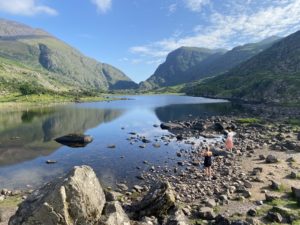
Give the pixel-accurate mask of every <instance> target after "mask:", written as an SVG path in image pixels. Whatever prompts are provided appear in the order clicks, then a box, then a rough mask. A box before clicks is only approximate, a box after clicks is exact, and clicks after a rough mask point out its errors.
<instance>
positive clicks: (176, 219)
mask: <svg viewBox="0 0 300 225" xmlns="http://www.w3.org/2000/svg"><path fill="white" fill-rule="evenodd" d="M188 224H190V223H189V220H188V218H187V217H186V216H185V215H184V213H183V212H182V210H179V209H177V210H176V211H175V212H173V213H172V215H171V216H170V217H169V219H168V221H167V225H188Z"/></svg>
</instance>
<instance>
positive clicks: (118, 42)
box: [0, 0, 300, 82]
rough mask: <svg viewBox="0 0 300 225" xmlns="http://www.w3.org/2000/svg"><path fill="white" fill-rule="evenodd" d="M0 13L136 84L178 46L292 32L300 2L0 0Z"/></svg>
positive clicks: (298, 26) (228, 44)
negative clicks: (128, 78) (59, 40)
mask: <svg viewBox="0 0 300 225" xmlns="http://www.w3.org/2000/svg"><path fill="white" fill-rule="evenodd" d="M0 17H2V18H5V19H11V20H16V21H19V22H22V23H25V24H27V25H30V26H32V27H36V28H42V29H44V30H46V31H48V32H49V33H51V34H53V35H54V36H56V37H58V38H59V39H61V40H63V41H65V42H66V43H68V44H70V45H71V46H73V47H75V48H77V49H78V50H80V51H81V52H82V53H83V54H85V55H87V56H89V57H92V58H95V59H97V60H99V61H101V62H105V63H109V64H111V65H114V66H116V67H117V68H119V69H121V70H122V71H123V72H125V73H126V74H127V75H128V76H129V77H130V78H132V79H133V80H134V81H136V82H139V81H142V80H145V79H147V78H148V77H149V76H150V75H152V74H153V73H154V71H155V69H156V68H157V66H158V65H159V64H160V63H162V62H163V61H164V60H165V57H166V55H167V54H168V53H169V52H170V51H172V50H174V49H176V48H178V47H180V46H196V47H207V48H227V49H230V48H232V47H234V46H237V45H240V44H244V43H249V42H256V41H259V40H262V39H263V38H266V37H269V36H272V35H278V36H286V35H288V34H290V33H293V32H295V31H297V30H300V20H299V18H300V0H234V1H229V0H72V1H71V0H0Z"/></svg>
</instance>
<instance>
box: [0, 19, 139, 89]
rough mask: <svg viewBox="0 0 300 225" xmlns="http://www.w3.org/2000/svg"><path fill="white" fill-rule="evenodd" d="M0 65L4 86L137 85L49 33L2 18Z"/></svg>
mask: <svg viewBox="0 0 300 225" xmlns="http://www.w3.org/2000/svg"><path fill="white" fill-rule="evenodd" d="M1 66H2V68H3V69H2V71H0V80H2V82H4V83H5V84H6V86H7V87H6V89H9V86H10V84H14V86H15V87H17V86H18V85H16V83H17V84H22V83H24V82H33V81H34V82H35V83H36V84H37V85H39V86H41V87H43V88H45V89H50V90H55V91H60V90H72V89H77V90H78V89H83V90H85V89H95V90H101V91H107V90H113V89H126V88H136V87H137V84H136V83H134V82H133V81H132V80H131V79H130V78H129V77H127V76H126V75H125V74H124V73H123V72H122V71H120V70H119V69H117V68H115V67H113V66H111V65H109V64H105V63H101V62H97V61H96V60H94V59H91V58H89V57H86V56H84V55H83V54H82V53H80V52H79V51H78V50H76V49H74V48H73V47H71V46H69V45H68V44H66V43H64V42H62V41H60V40H59V39H57V38H55V37H53V36H52V35H50V34H49V33H47V32H45V31H43V30H41V29H34V28H31V27H29V26H26V25H23V24H20V23H17V22H14V21H8V20H4V19H0V68H1ZM13 67H14V69H13ZM23 70H26V72H25V71H23ZM25 74H27V75H25ZM28 74H30V76H28ZM45 81H47V82H45ZM11 87H12V89H13V85H11Z"/></svg>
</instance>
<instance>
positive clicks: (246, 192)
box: [242, 190, 252, 198]
mask: <svg viewBox="0 0 300 225" xmlns="http://www.w3.org/2000/svg"><path fill="white" fill-rule="evenodd" d="M242 195H243V196H244V197H245V198H250V197H251V196H252V193H251V192H250V191H248V190H245V191H243V193H242Z"/></svg>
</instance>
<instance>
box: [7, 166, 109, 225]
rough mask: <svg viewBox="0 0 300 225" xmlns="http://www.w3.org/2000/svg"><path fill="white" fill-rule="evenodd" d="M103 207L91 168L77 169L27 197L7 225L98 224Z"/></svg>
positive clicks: (97, 184) (100, 193)
mask: <svg viewBox="0 0 300 225" xmlns="http://www.w3.org/2000/svg"><path fill="white" fill-rule="evenodd" d="M104 204H105V196H104V192H103V190H102V187H101V185H100V183H99V180H98V179H97V176H96V174H95V173H94V171H93V169H92V168H91V167H89V166H80V167H77V166H76V167H74V168H73V169H72V170H71V171H70V172H69V173H68V174H67V175H66V176H65V177H64V178H60V179H56V180H54V181H53V182H51V183H48V184H46V185H45V186H44V187H42V188H41V189H38V190H36V191H34V192H33V193H32V194H31V195H30V196H28V198H27V199H26V200H25V201H24V202H23V203H22V204H21V205H20V206H19V209H18V210H17V212H16V214H15V215H14V216H12V217H11V218H10V220H9V225H57V224H60V225H75V224H76V225H77V224H78V225H79V224H80V225H90V224H97V223H98V222H99V221H100V217H101V213H102V209H103V207H104Z"/></svg>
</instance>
